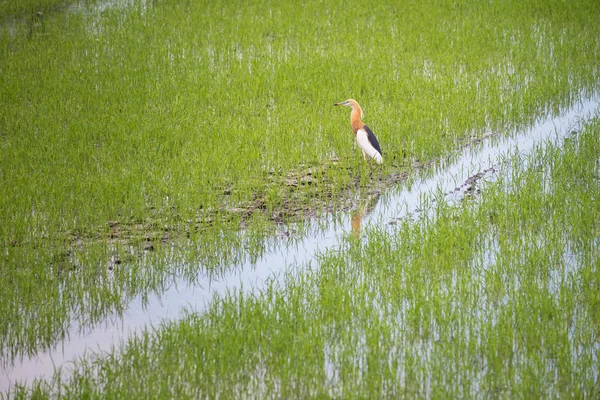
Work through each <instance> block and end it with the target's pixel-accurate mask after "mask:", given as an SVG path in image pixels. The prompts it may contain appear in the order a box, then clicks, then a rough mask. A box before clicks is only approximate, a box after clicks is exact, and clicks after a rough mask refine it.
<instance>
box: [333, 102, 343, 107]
mask: <svg viewBox="0 0 600 400" xmlns="http://www.w3.org/2000/svg"><path fill="white" fill-rule="evenodd" d="M343 105H344V103H343V102H342V103H335V104H334V106H337V107H339V106H343Z"/></svg>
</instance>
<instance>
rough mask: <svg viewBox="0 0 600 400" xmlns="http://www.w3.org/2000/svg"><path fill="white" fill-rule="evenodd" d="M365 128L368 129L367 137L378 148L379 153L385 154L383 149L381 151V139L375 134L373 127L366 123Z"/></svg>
mask: <svg viewBox="0 0 600 400" xmlns="http://www.w3.org/2000/svg"><path fill="white" fill-rule="evenodd" d="M363 129H364V130H365V131H367V138H368V139H369V142H370V143H371V145H372V146H373V147H375V150H377V151H378V152H379V154H381V155H383V151H381V147H379V141H378V140H377V138H376V137H375V134H374V133H373V131H372V130H371V128H369V127H368V126H367V125H364V126H363Z"/></svg>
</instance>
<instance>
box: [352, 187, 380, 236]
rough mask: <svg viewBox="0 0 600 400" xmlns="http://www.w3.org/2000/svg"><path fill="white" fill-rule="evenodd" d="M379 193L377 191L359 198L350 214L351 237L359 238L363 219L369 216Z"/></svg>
mask: <svg viewBox="0 0 600 400" xmlns="http://www.w3.org/2000/svg"><path fill="white" fill-rule="evenodd" d="M380 195H381V193H380V192H379V191H378V190H377V191H375V192H373V193H369V194H367V195H366V196H364V197H363V196H359V198H358V202H357V204H356V208H355V209H354V211H353V212H352V236H354V237H355V238H358V237H360V228H361V225H362V221H363V218H364V217H366V216H368V215H369V214H371V212H372V211H373V210H374V209H375V206H376V205H377V202H378V201H379V197H380Z"/></svg>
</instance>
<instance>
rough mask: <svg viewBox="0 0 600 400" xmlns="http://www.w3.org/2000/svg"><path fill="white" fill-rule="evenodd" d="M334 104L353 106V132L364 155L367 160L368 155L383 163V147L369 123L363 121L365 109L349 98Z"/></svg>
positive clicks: (351, 118)
mask: <svg viewBox="0 0 600 400" xmlns="http://www.w3.org/2000/svg"><path fill="white" fill-rule="evenodd" d="M334 106H337V107H341V106H346V107H352V112H351V113H350V123H351V124H352V132H354V137H355V138H356V142H357V143H358V145H359V146H360V148H361V149H362V152H363V157H364V159H365V161H366V160H367V156H369V157H370V158H372V159H374V160H375V162H377V164H381V163H383V157H382V155H381V154H382V153H381V147H379V142H378V141H377V138H376V137H375V134H374V133H373V131H372V130H371V128H369V127H368V126H367V125H365V124H364V122H362V117H363V111H362V108H360V106H359V105H358V103H357V101H356V100H354V99H348V100H346V101H342V102H340V103H335V104H334Z"/></svg>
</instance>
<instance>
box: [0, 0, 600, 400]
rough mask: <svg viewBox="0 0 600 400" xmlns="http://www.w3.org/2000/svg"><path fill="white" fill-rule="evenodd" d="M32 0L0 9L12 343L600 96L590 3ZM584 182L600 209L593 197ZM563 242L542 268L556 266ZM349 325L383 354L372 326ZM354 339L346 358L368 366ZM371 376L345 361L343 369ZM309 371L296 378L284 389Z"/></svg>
mask: <svg viewBox="0 0 600 400" xmlns="http://www.w3.org/2000/svg"><path fill="white" fill-rule="evenodd" d="M11 4H12V3H11ZM21 4H22V5H24V4H27V6H26V7H25V6H23V8H19V9H16V8H14V7H12V8H9V7H10V6H11V5H10V4H9V3H6V4H3V5H2V6H0V7H2V8H0V15H1V16H2V21H6V22H2V24H0V102H1V105H2V107H1V108H0V109H1V111H0V187H2V190H1V191H0V193H1V194H0V248H2V249H3V251H2V253H1V255H0V262H1V264H2V274H0V279H1V280H2V286H3V287H7V290H6V292H5V293H6V294H5V295H3V298H2V302H0V304H2V307H3V310H2V311H3V312H2V313H0V315H3V317H2V320H0V330H1V332H2V346H3V354H7V357H8V358H10V357H11V356H10V355H16V354H22V353H30V352H31V353H33V352H35V351H37V350H39V349H44V348H47V347H48V346H52V345H54V344H57V343H60V339H61V338H62V337H64V336H65V335H66V334H67V333H66V332H67V331H68V328H67V327H68V325H69V323H68V321H70V320H71V319H75V320H78V321H81V322H82V324H88V323H89V324H94V323H96V322H98V321H100V320H102V318H104V317H105V316H106V315H109V314H110V313H112V312H118V311H119V310H122V309H123V308H124V307H125V306H126V304H127V303H128V302H129V301H130V300H131V299H132V298H134V297H135V296H137V295H147V294H148V293H158V292H160V291H162V290H164V288H165V287H168V285H169V276H173V275H174V274H178V273H180V274H185V275H186V276H190V277H193V276H194V275H196V274H197V272H198V271H200V270H202V271H203V270H204V269H203V268H206V269H210V268H214V269H215V271H218V270H219V268H227V267H228V265H229V267H231V265H233V264H235V263H236V261H237V260H239V259H241V258H243V257H246V256H247V255H248V254H250V255H251V257H258V256H259V255H260V254H261V253H262V252H264V251H267V250H266V249H267V248H268V240H267V239H264V236H265V235H267V234H269V233H272V232H273V231H274V230H275V228H274V226H273V225H272V223H273V222H277V223H287V222H289V221H293V220H298V219H300V220H302V219H303V218H305V217H307V216H308V217H314V216H318V215H323V214H324V213H325V212H328V211H331V210H340V209H344V208H345V207H346V208H347V207H348V206H347V204H348V202H351V200H348V199H353V197H354V196H355V194H356V193H357V191H368V190H375V189H377V190H380V189H381V188H383V187H385V186H386V185H387V184H388V183H389V182H396V181H397V180H395V178H393V177H394V176H406V174H408V173H409V172H411V171H415V170H417V169H419V168H420V166H422V165H428V164H430V163H432V162H435V160H438V159H444V158H445V157H447V156H448V154H449V152H451V151H452V150H454V149H456V148H457V147H458V146H461V145H463V144H464V143H465V142H468V140H470V139H471V138H472V137H473V136H474V137H479V136H481V134H482V132H487V131H492V132H495V133H500V134H504V133H506V132H511V131H512V130H514V129H518V128H522V127H524V126H527V125H528V124H530V123H532V122H533V121H535V120H536V118H539V116H540V115H543V114H545V113H547V112H549V111H551V112H555V111H558V110H559V109H560V108H561V107H563V106H567V105H569V104H572V103H573V102H576V101H577V100H578V96H580V94H581V93H586V92H590V93H591V92H594V91H596V90H597V89H598V68H597V60H598V51H599V48H600V47H599V46H598V44H599V38H600V35H599V34H598V33H599V32H598V29H599V28H598V24H597V23H596V21H597V20H598V16H599V14H600V12H599V9H598V5H597V4H596V3H595V2H588V1H576V2H575V3H569V4H563V3H561V2H555V1H552V2H549V3H547V4H544V5H539V4H537V2H530V1H525V2H492V3H490V4H487V3H486V4H485V5H484V4H477V3H473V2H466V1H465V2H458V3H453V4H447V2H442V1H436V0H431V1H426V2H421V3H419V4H412V3H402V4H400V3H399V4H396V3H390V2H385V1H381V2H375V3H372V4H370V6H369V7H367V8H365V7H364V6H361V5H359V4H358V3H357V4H353V3H348V2H344V3H342V2H339V1H334V2H328V3H327V4H325V3H324V2H319V1H309V2H306V3H304V4H288V3H284V2H279V1H272V2H250V3H247V4H217V3H215V4H212V3H207V2H178V1H177V2H176V1H161V2H158V1H155V2H152V1H132V2H128V3H127V4H125V6H118V5H114V6H110V5H109V6H100V7H96V6H95V5H94V4H92V3H89V6H88V5H86V4H88V3H86V4H83V3H81V2H76V3H71V4H77V5H78V7H71V8H69V7H66V8H60V9H56V8H55V7H54V5H55V4H58V3H56V2H37V3H35V5H36V6H42V5H44V4H47V7H49V8H51V9H52V11H43V17H41V18H43V20H40V18H39V16H38V15H37V14H36V13H37V11H34V10H29V4H31V3H21ZM60 4H66V3H62V2H61V3H60ZM44 7H46V6H45V5H44ZM32 15H33V17H32ZM32 18H33V19H32ZM36 18H37V19H36ZM348 97H354V98H356V99H357V100H359V101H360V102H361V105H363V108H364V110H365V122H367V123H368V124H369V126H370V127H371V128H372V129H373V130H374V132H375V133H376V134H377V136H378V138H379V139H380V142H381V145H382V147H383V151H384V153H385V158H386V163H385V164H384V165H383V166H382V168H381V169H375V170H374V169H372V168H369V167H366V166H365V165H364V163H363V161H362V157H361V156H360V154H359V153H357V151H356V150H355V149H353V146H352V143H353V138H352V133H351V132H350V131H349V129H348V121H347V115H340V114H339V113H338V112H336V111H339V110H335V109H334V108H333V107H331V104H332V103H333V102H334V101H338V100H339V99H340V98H348ZM390 176H392V178H389V177H390ZM409 179H410V178H409ZM579 195H580V196H581V199H580V201H581V202H582V204H585V205H586V206H590V207H592V208H593V204H594V199H595V198H594V197H591V196H588V197H585V195H584V194H583V193H579ZM523 201H524V202H526V203H525V204H527V205H529V204H531V205H532V206H535V201H534V200H532V198H528V199H525V200H523ZM515 208H517V207H514V208H513V209H512V212H514V213H515V215H518V214H517V211H515ZM582 213H583V212H582ZM444 215H445V217H444V218H446V219H448V221H447V222H448V223H449V220H451V219H452V217H451V215H450V214H444ZM490 215H491V212H490ZM539 215H544V212H543V210H540V209H538V211H537V214H536V218H537V217H538V216H539ZM572 216H573V215H569V216H562V217H557V218H563V219H562V220H561V221H563V222H565V221H568V218H569V217H572ZM494 218H496V217H492V216H488V219H494ZM534 220H537V219H534ZM590 221H593V220H590V219H587V220H586V221H585V222H582V223H581V226H579V225H578V227H577V228H576V229H575V231H574V235H576V236H577V239H576V240H575V239H574V240H573V243H574V244H572V246H577V247H576V248H577V251H579V250H580V248H585V247H586V246H587V247H590V246H591V244H590V242H589V241H588V239H587V238H588V236H589V235H590V234H591V233H593V232H594V225H593V223H591V222H590ZM513 222H514V221H513ZM473 224H475V223H473ZM507 224H508V223H507ZM531 224H533V222H529V223H525V222H521V223H519V225H518V226H522V227H523V229H529V228H531V227H530V225H531ZM240 226H243V227H245V228H246V229H247V234H248V236H244V235H245V233H244V234H240V232H239V228H240ZM117 228H118V229H119V232H117V231H116V230H117ZM414 229H421V228H414ZM423 229H424V228H423ZM440 229H442V228H440ZM442 232H444V233H446V234H450V233H452V230H451V229H449V228H448V226H446V227H445V228H443V229H442ZM406 234H407V235H408V233H406ZM464 235H465V236H466V237H470V236H469V235H468V234H466V233H464ZM188 236H189V237H188ZM552 237H553V238H554V239H553V240H555V241H558V240H559V239H558V238H559V235H558V233H556V232H555V233H553V236H552ZM165 238H166V240H164V241H165V242H166V243H163V239H165ZM470 240H471V241H472V242H473V243H478V242H477V240H483V239H474V238H471V239H470ZM468 243H471V242H468ZM503 243H504V242H503ZM503 243H502V244H499V245H498V246H500V245H502V246H504V244H503ZM511 243H512V242H511ZM146 246H148V248H145V247H146ZM150 246H153V247H152V248H153V250H149V248H150ZM413 246H414V247H415V248H423V249H426V248H427V247H426V246H425V244H419V243H413ZM427 246H430V245H427ZM457 246H458V244H457ZM132 247H133V249H134V251H133V253H134V254H132V251H131V248H132ZM514 247H515V245H509V246H508V250H506V252H507V253H508V254H512V252H514V251H516V250H514ZM502 248H503V249H504V247H502ZM431 251H433V250H431ZM455 251H456V252H457V256H464V255H463V254H462V253H461V251H459V250H455ZM463 251H467V250H463ZM144 254H151V255H149V256H145V255H144ZM444 254H445V256H446V257H451V256H454V253H444ZM583 254H587V255H583V256H582V257H587V260H588V261H589V260H593V257H592V256H590V255H589V252H588V253H585V252H584V253H583ZM438 257H439V258H434V259H432V260H433V261H435V262H438V261H439V262H442V261H443V260H442V258H443V257H441V256H440V255H438ZM523 257H524V256H523ZM548 257H549V256H548V255H544V254H540V255H539V256H535V257H533V258H532V260H531V261H530V263H532V264H535V262H536V261H537V260H538V259H539V260H544V261H546V260H548V259H550V260H552V261H553V262H554V260H557V258H548ZM115 260H119V264H118V266H116V265H117V264H115ZM461 260H462V261H461V262H466V261H464V259H461ZM509 260H510V259H509ZM502 265H504V264H502ZM109 266H112V267H113V271H116V270H123V271H124V272H123V273H114V274H113V273H111V272H109V271H110V270H109V269H108V267H109ZM446 268H448V269H449V270H450V271H453V270H452V268H451V265H446ZM502 268H508V267H507V266H503V267H502ZM503 271H504V270H502V271H492V272H489V273H488V272H486V273H488V274H489V276H490V277H493V278H494V281H493V283H491V284H490V287H491V288H492V289H490V290H491V292H492V294H493V295H494V296H496V298H498V299H503V298H504V297H505V296H503V295H502V293H503V290H505V288H506V287H508V288H511V287H512V286H511V285H516V284H515V281H514V280H512V281H511V280H509V281H507V280H506V279H505V278H506V274H505V273H504V272H503ZM339 272H340V273H342V272H343V271H339ZM501 272H502V273H501ZM592 272H593V270H589V271H588V273H592ZM355 274H356V273H355ZM112 275H114V277H112ZM349 275H350V276H352V275H351V273H349ZM109 276H111V278H110V279H109ZM446 276H447V277H450V276H452V275H451V274H450V275H446ZM409 278H410V279H411V282H414V283H415V284H417V286H419V285H420V286H423V285H425V286H427V285H432V287H431V289H437V288H438V287H439V286H440V285H441V283H439V282H430V281H428V280H427V279H426V278H427V277H421V276H410V277H409ZM458 278H460V279H463V280H465V282H466V283H468V279H467V278H468V277H467V276H462V275H461V276H458V277H457V279H458ZM111 279H112V280H111ZM331 279H332V278H331ZM466 283H465V284H466ZM361 290H362V291H361V292H360V293H362V292H364V291H365V290H366V289H364V288H363V289H361ZM343 291H344V289H338V290H337V292H336V293H338V292H339V293H341V292H343ZM313 294H314V293H311V294H307V295H306V297H307V298H310V297H311V296H312V295H313ZM424 298H425V300H426V297H423V296H420V297H417V300H415V301H414V302H413V303H415V304H417V305H415V308H414V309H410V310H409V311H407V313H409V314H410V315H409V317H410V319H411V321H417V320H419V318H422V316H423V315H425V314H423V313H427V312H429V311H430V309H428V308H422V307H423V306H421V304H422V303H424V300H423V299H424ZM540 299H542V300H544V301H546V302H548V301H549V300H548V299H547V296H546V297H544V296H542V295H540ZM347 302H350V299H347ZM299 304H300V303H299ZM411 304H412V303H411ZM544 304H546V303H544ZM299 307H301V304H300V305H299ZM438 311H439V310H438ZM450 311H452V310H446V309H444V312H443V313H442V314H439V313H438V314H436V315H438V317H439V315H446V314H449V313H450ZM282 312H283V311H282ZM23 315H25V316H26V317H25V318H22V316H23ZM511 315H512V314H510V313H509V312H508V311H507V314H506V315H502V316H497V318H500V317H502V318H508V317H510V316H511ZM384 322H385V319H384V318H382V319H381V321H377V324H380V325H381V326H386V325H385V323H384ZM492 322H494V321H492ZM492 322H490V324H491V323H492ZM461 323H463V324H465V323H466V322H464V321H463V322H461ZM494 323H495V322H494ZM434 328H435V324H433V323H428V325H427V326H424V327H420V326H413V328H412V329H415V330H417V331H419V332H421V331H423V332H425V333H427V334H428V335H431V332H434V333H435V332H436V330H435V329H434ZM475 328H476V327H473V329H475ZM503 328H504V329H507V332H510V330H508V327H506V326H503ZM386 329H390V330H391V328H390V327H387V328H386ZM455 329H458V328H456V327H455ZM307 330H308V331H310V329H309V328H307ZM392 332H393V331H392ZM344 334H346V335H349V337H350V338H352V340H354V341H355V342H354V343H353V344H355V345H356V344H357V343H358V342H360V341H367V342H368V343H375V344H374V346H375V348H377V346H376V343H377V342H376V340H375V338H372V337H370V338H367V337H366V334H365V337H364V338H362V337H361V339H360V341H359V340H358V339H356V337H354V336H350V333H349V332H345V333H344ZM349 340H350V339H349ZM490 340H491V339H490ZM361 343H362V342H361ZM491 345H495V343H492V344H491ZM349 349H351V347H345V348H344V349H343V354H342V355H338V354H337V353H335V356H336V357H342V358H343V357H345V359H351V358H352V357H351V355H352V352H351V351H350V350H349ZM494 349H495V348H493V347H492V350H494ZM327 351H328V352H329V353H327V354H332V356H333V354H334V351H333V350H331V349H330V348H329V347H328V350H327ZM374 351H375V350H374ZM411 351H413V350H407V351H406V352H405V353H404V357H405V359H406V360H408V361H407V362H410V363H411V364H410V365H414V369H412V367H411V369H409V370H407V371H405V372H404V373H405V375H403V376H409V377H422V376H424V375H423V374H424V373H425V372H424V371H429V370H428V369H427V366H426V365H423V364H421V361H420V360H421V357H420V356H421V354H419V353H415V352H411ZM428 351H430V350H428ZM374 354H377V353H374ZM365 357H366V356H365ZM323 360H324V358H323ZM365 360H366V359H365ZM284 361H285V360H276V361H273V362H274V363H275V362H276V363H275V364H274V365H275V366H276V367H278V366H279V364H277V363H284ZM492 361H493V362H500V361H498V360H492ZM9 362H10V361H9ZM323 362H324V363H325V361H323ZM328 362H329V361H328ZM361 362H366V361H361ZM490 362H491V361H490ZM486 365H487V364H485V363H484V362H483V361H480V364H479V366H480V367H481V366H484V367H485V366H486ZM496 367H497V368H500V369H501V367H502V366H501V365H500V366H497V365H495V364H494V368H496ZM438 368H439V367H438ZM332 370H333V369H332ZM359 370H360V368H359V366H355V365H352V366H351V367H349V366H345V367H344V368H343V371H341V372H339V373H338V372H336V373H337V374H338V375H336V376H338V377H339V376H344V377H346V378H345V379H347V378H348V377H354V375H353V374H355V373H357V372H356V371H359ZM335 371H337V370H335ZM532 371H533V370H532ZM442 372H444V371H442V370H441V369H440V371H439V373H442ZM465 373H467V372H465ZM456 374H458V372H456ZM457 376H458V375H457ZM330 378H331V377H329V376H327V375H326V374H325V379H330ZM294 379H295V378H294V377H293V376H286V377H285V382H286V384H289V385H291V386H287V387H288V389H289V390H292V389H290V388H291V387H292V386H293V383H294ZM311 379H313V381H311V382H312V383H314V382H317V381H318V380H319V379H324V378H323V375H322V374H321V375H318V374H316V375H315V376H314V377H313V378H311ZM304 382H306V381H304ZM354 382H355V384H356V385H360V384H361V383H360V382H361V381H360V380H355V381H354ZM381 382H389V381H386V380H381ZM523 382H526V380H523ZM268 384H269V385H271V386H270V387H268V388H265V389H264V390H275V389H276V388H278V387H281V384H279V383H277V382H274V381H270V382H269V383H268ZM382 384H383V383H382ZM502 385H503V383H502V382H500V383H498V385H497V387H498V388H502V387H503V386H502ZM314 387H319V386H318V385H317V386H314ZM427 388H428V386H426V385H424V386H422V387H411V388H409V392H407V393H408V395H410V394H415V395H423V393H425V394H427V393H429V392H427V390H429V389H427ZM332 390H333V391H334V393H344V394H345V393H348V392H347V391H346V389H339V390H338V389H337V388H336V389H332ZM390 390H391V393H394V392H393V391H392V389H390ZM440 390H441V389H440ZM464 390H467V389H464ZM498 390H502V389H498ZM436 393H437V392H436ZM465 393H467V392H465ZM408 395H407V396H408Z"/></svg>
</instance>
